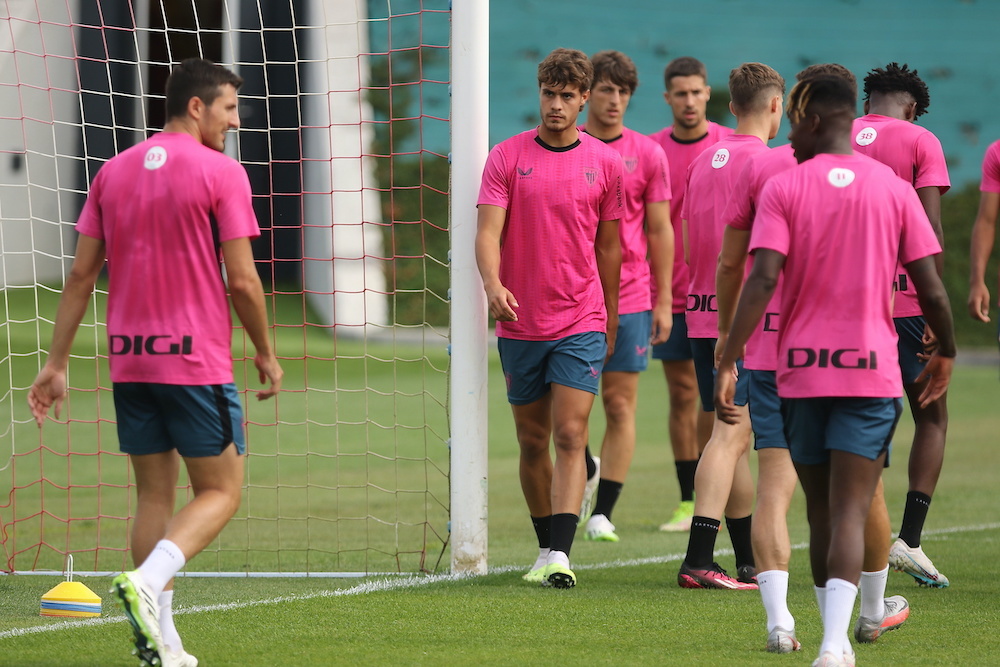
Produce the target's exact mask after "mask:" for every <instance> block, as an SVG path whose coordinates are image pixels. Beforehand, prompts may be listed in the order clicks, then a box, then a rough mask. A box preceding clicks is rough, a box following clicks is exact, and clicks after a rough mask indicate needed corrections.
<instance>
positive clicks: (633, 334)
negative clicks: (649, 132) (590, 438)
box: [581, 51, 674, 542]
mask: <svg viewBox="0 0 1000 667" xmlns="http://www.w3.org/2000/svg"><path fill="white" fill-rule="evenodd" d="M591 62H592V63H593V65H594V84H593V86H592V90H591V92H590V100H589V102H588V104H587V123H586V127H585V129H586V132H587V133H588V134H590V135H591V136H593V137H597V138H598V139H600V140H601V141H603V142H604V143H606V144H607V145H609V146H611V147H612V148H614V149H615V150H617V151H618V153H619V154H621V156H622V159H623V161H624V162H623V164H624V167H625V170H624V188H625V211H624V213H623V215H622V220H621V223H620V224H619V226H618V237H619V239H620V241H621V246H622V269H621V286H620V288H619V295H618V335H617V336H616V338H615V353H614V355H613V356H612V357H611V358H610V359H608V361H607V362H606V363H605V364H604V371H603V372H602V373H601V398H602V399H603V402H604V414H605V416H606V417H607V428H606V430H605V432H604V440H603V442H602V443H601V457H600V458H601V469H600V482H599V483H598V486H597V503H596V505H594V511H593V515H592V516H591V517H590V519H589V520H587V527H586V532H585V533H584V537H585V538H586V539H588V540H598V541H605V542H617V541H618V539H619V538H618V535H617V534H616V533H615V526H614V524H612V523H611V513H612V512H613V511H614V508H615V504H616V503H617V501H618V498H619V496H620V495H621V492H622V487H623V486H624V483H625V476H626V474H627V473H628V468H629V465H630V464H631V462H632V454H633V452H634V451H635V410H636V403H637V400H638V394H639V372H640V371H644V370H646V366H647V365H648V363H649V356H648V354H647V350H648V347H649V345H650V343H652V344H654V345H656V344H659V343H663V342H665V341H666V340H667V337H668V336H669V335H670V328H671V326H672V325H673V317H672V312H671V311H672V307H673V299H672V296H671V271H672V268H673V267H672V263H673V259H674V232H673V228H672V227H671V224H670V180H669V175H668V168H667V158H666V156H665V155H664V154H663V149H662V148H660V146H659V145H658V144H657V143H656V142H655V141H653V140H652V139H650V138H649V137H646V136H644V135H642V134H639V133H638V132H635V131H634V130H630V129H628V128H627V127H625V112H626V110H627V109H628V104H629V101H630V100H631V99H632V94H633V93H635V89H636V87H638V85H639V76H638V73H637V72H636V68H635V64H634V63H633V62H632V59H631V58H629V57H628V56H627V55H625V54H624V53H621V52H620V51H601V52H600V53H597V54H595V55H594V56H593V57H592V58H591ZM647 254H648V256H649V261H647V259H646V257H647ZM651 276H652V280H653V282H654V283H655V284H656V287H657V289H656V294H657V298H656V302H655V303H653V302H652V299H651V297H650V277H651ZM581 518H586V517H585V516H583V515H581Z"/></svg>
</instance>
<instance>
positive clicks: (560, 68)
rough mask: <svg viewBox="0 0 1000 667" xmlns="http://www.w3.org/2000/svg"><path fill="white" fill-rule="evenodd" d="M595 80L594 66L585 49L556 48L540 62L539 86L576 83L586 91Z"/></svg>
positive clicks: (582, 90)
mask: <svg viewBox="0 0 1000 667" xmlns="http://www.w3.org/2000/svg"><path fill="white" fill-rule="evenodd" d="M593 81H594V66H593V65H592V64H591V62H590V58H588V57H587V54H586V53H584V52H583V51H577V50H576V49H556V50H554V51H553V52H552V53H550V54H549V55H548V56H546V57H545V60H543V61H542V62H540V63H539V64H538V85H539V86H545V85H549V86H567V85H575V86H577V87H579V89H580V92H582V93H585V92H587V91H588V90H590V86H591V84H592V83H593Z"/></svg>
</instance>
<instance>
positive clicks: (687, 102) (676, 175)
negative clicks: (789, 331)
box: [650, 56, 733, 532]
mask: <svg viewBox="0 0 1000 667" xmlns="http://www.w3.org/2000/svg"><path fill="white" fill-rule="evenodd" d="M663 78H664V83H665V84H666V92H665V93H664V94H663V97H664V99H665V100H666V101H667V106H669V107H670V111H671V113H672V115H673V125H671V126H669V127H665V128H663V129H662V130H660V131H659V132H656V133H655V134H652V135H650V136H651V137H652V139H653V140H655V141H656V142H657V143H658V144H660V147H661V148H663V152H664V153H665V154H666V156H667V164H668V166H669V168H670V195H671V199H670V221H671V225H672V226H673V231H674V266H673V271H672V273H673V278H672V281H671V288H672V292H673V308H672V313H673V326H672V327H671V329H670V337H669V338H668V339H667V341H666V342H665V343H660V344H654V345H653V346H652V347H653V350H652V353H651V356H652V357H653V359H659V360H661V361H662V362H663V374H664V376H665V377H666V381H667V391H668V393H669V400H670V414H669V417H668V418H667V425H668V429H669V432H670V447H671V449H672V450H673V454H674V466H675V467H676V470H677V483H678V485H679V486H680V491H681V501H680V504H679V505H678V506H677V508H676V509H675V510H674V512H673V513H672V514H671V516H670V518H669V519H668V520H667V521H666V523H664V524H663V525H661V526H660V530H663V531H666V532H687V531H688V530H689V529H690V528H691V517H692V516H694V475H695V471H696V470H697V469H698V457H699V456H700V454H701V450H702V449H703V448H704V446H705V443H707V442H708V438H709V436H710V435H711V433H712V421H713V419H712V415H711V413H706V412H704V411H701V410H699V409H698V380H697V378H696V376H695V373H694V361H692V359H693V357H692V356H691V344H690V342H689V341H688V335H687V324H686V323H685V321H684V312H685V309H686V304H687V291H688V275H689V273H688V265H687V259H686V258H685V257H684V244H683V242H682V241H683V228H682V222H681V206H683V204H684V190H685V187H686V186H687V170H688V166H689V165H690V164H691V161H692V160H694V159H695V158H696V157H698V154H699V153H701V152H702V151H703V150H705V149H706V148H708V147H709V146H712V145H713V144H715V143H716V142H717V141H719V140H721V139H723V138H725V137H728V136H729V135H731V134H732V133H733V130H732V128H729V127H726V126H725V125H719V124H718V123H715V122H712V121H710V120H708V118H707V117H706V115H705V113H706V109H707V106H708V101H709V99H711V96H712V88H711V86H709V85H708V73H707V71H706V70H705V65H704V64H702V62H701V61H700V60H697V59H695V58H691V57H688V56H683V57H681V58H676V59H674V60H671V61H670V62H669V63H668V64H667V67H666V69H665V70H664V72H663ZM653 289H654V292H653V299H654V301H655V300H658V299H659V297H658V296H657V292H656V285H655V284H654V285H653Z"/></svg>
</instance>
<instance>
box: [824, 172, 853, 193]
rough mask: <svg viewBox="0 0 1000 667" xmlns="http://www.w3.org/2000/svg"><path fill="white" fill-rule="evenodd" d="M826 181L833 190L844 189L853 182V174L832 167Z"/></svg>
mask: <svg viewBox="0 0 1000 667" xmlns="http://www.w3.org/2000/svg"><path fill="white" fill-rule="evenodd" d="M826 180H828V181H830V185H832V186H833V187H835V188H846V187H847V186H848V185H850V184H851V183H853V182H854V172H853V171H851V170H850V169H844V168H843V167H834V168H833V169H831V170H830V172H829V173H828V174H827V175H826Z"/></svg>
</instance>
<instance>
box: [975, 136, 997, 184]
mask: <svg viewBox="0 0 1000 667" xmlns="http://www.w3.org/2000/svg"><path fill="white" fill-rule="evenodd" d="M979 189H980V190H982V191H983V192H1000V141H995V142H993V144H991V145H990V147H989V148H987V149H986V155H985V156H984V157H983V180H982V183H980V185H979Z"/></svg>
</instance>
